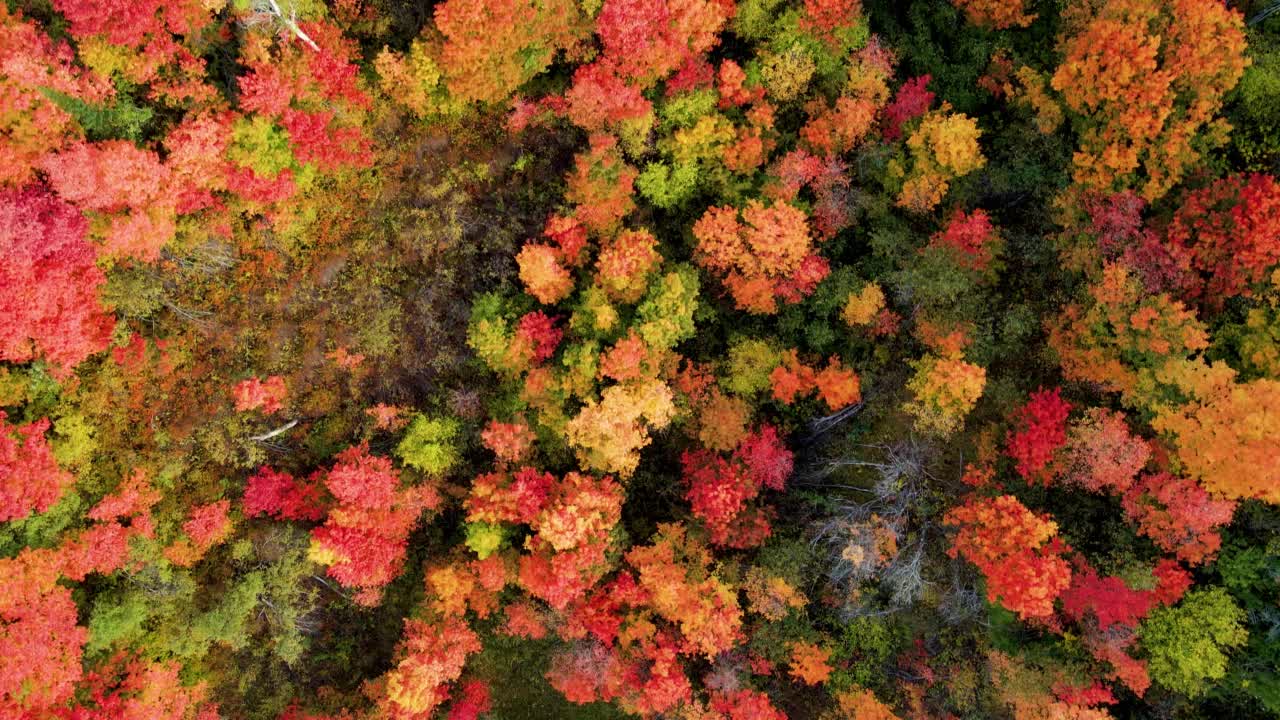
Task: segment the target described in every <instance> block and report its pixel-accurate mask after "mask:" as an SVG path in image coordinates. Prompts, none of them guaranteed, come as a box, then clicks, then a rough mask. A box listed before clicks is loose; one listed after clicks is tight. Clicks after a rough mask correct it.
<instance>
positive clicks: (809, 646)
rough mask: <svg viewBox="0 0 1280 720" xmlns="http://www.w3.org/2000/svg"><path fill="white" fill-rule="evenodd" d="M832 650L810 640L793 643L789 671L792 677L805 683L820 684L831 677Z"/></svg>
mask: <svg viewBox="0 0 1280 720" xmlns="http://www.w3.org/2000/svg"><path fill="white" fill-rule="evenodd" d="M830 659H831V651H830V650H825V649H823V648H821V647H818V646H817V645H815V644H813V643H810V642H794V643H791V662H790V668H789V669H788V672H789V673H790V674H791V677H793V678H795V679H796V680H799V681H800V682H802V683H804V684H805V685H818V684H820V683H824V682H826V681H827V678H829V677H831V670H832V668H831V666H830V665H828V664H827V661H828V660H830Z"/></svg>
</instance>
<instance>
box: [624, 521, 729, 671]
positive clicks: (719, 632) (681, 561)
mask: <svg viewBox="0 0 1280 720" xmlns="http://www.w3.org/2000/svg"><path fill="white" fill-rule="evenodd" d="M626 557H627V562H628V563H629V564H630V565H631V566H632V567H633V568H635V569H636V572H637V577H638V579H639V582H640V587H642V588H643V589H644V590H646V591H647V592H648V593H649V596H650V600H649V606H650V607H651V608H653V610H654V612H656V613H657V614H658V615H659V616H661V617H662V618H663V619H665V620H667V621H668V622H671V623H675V624H677V625H679V627H680V632H681V633H682V634H683V635H684V638H685V640H686V641H687V642H689V643H690V645H691V646H692V647H693V648H694V650H695V651H697V652H699V653H701V654H702V655H704V656H706V657H708V658H713V657H715V656H716V655H718V654H720V653H721V652H723V651H725V650H728V649H730V648H732V647H733V646H734V645H736V644H737V643H738V641H739V639H740V638H741V628H742V611H741V609H739V607H738V594H737V592H736V591H735V590H734V589H733V588H731V587H730V586H729V585H727V584H726V583H724V582H723V581H721V580H720V579H719V578H717V577H715V576H713V575H712V574H711V573H710V564H711V554H710V553H709V552H708V551H707V550H706V548H705V547H703V546H702V545H701V543H699V542H698V541H697V540H695V539H694V538H692V537H690V536H689V534H688V531H687V530H686V529H685V528H684V527H682V526H680V525H673V524H667V525H660V526H659V527H658V535H657V537H656V538H655V540H654V542H653V544H652V545H646V546H637V547H635V548H632V549H631V550H630V551H629V552H627V556H626Z"/></svg>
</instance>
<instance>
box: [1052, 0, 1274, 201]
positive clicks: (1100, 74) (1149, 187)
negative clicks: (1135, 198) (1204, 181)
mask: <svg viewBox="0 0 1280 720" xmlns="http://www.w3.org/2000/svg"><path fill="white" fill-rule="evenodd" d="M1091 10H1092V11H1091V12H1090V9H1086V10H1085V13H1087V14H1086V15H1085V17H1083V18H1081V19H1080V21H1079V22H1078V23H1077V25H1076V26H1077V27H1078V28H1079V29H1078V30H1077V31H1075V32H1073V33H1072V34H1070V36H1069V37H1067V38H1066V39H1065V47H1066V59H1065V60H1064V62H1063V63H1062V65H1060V66H1059V67H1058V70H1057V72H1056V73H1055V74H1054V76H1053V87H1054V89H1056V90H1058V91H1059V92H1061V93H1062V95H1063V98H1064V99H1065V100H1066V103H1067V105H1068V106H1069V107H1070V108H1071V109H1072V110H1074V111H1076V112H1077V113H1080V114H1081V115H1082V116H1085V117H1087V118H1088V121H1087V122H1088V124H1087V125H1085V126H1084V127H1083V130H1082V132H1081V136H1080V150H1079V151H1077V152H1076V156H1075V181H1076V182H1077V183H1080V184H1082V185H1085V186H1087V187H1089V188H1092V189H1095V190H1098V191H1102V192H1111V191H1117V190H1123V189H1126V188H1138V187H1140V188H1141V190H1140V192H1141V194H1142V196H1143V197H1145V198H1146V199H1148V200H1155V199H1157V198H1160V197H1162V196H1163V195H1164V194H1165V193H1166V192H1168V191H1169V189H1170V188H1171V187H1173V185H1174V184H1176V183H1177V182H1178V181H1179V180H1180V179H1181V178H1182V176H1183V174H1184V172H1185V170H1186V168H1187V167H1189V166H1191V165H1192V164H1194V163H1195V162H1197V161H1198V160H1199V158H1200V155H1199V153H1198V152H1197V150H1196V149H1195V145H1194V144H1193V142H1194V141H1195V140H1196V139H1197V133H1199V132H1200V130H1201V128H1203V127H1204V126H1205V125H1206V124H1210V129H1211V130H1212V131H1213V132H1212V133H1211V134H1210V135H1209V137H1208V138H1207V139H1208V140H1209V142H1210V143H1211V144H1215V143H1220V142H1221V140H1222V139H1224V133H1223V132H1222V131H1223V130H1224V128H1223V127H1222V126H1221V123H1220V121H1215V122H1214V123H1210V120H1211V119H1212V118H1213V116H1214V114H1215V113H1216V112H1217V111H1218V109H1219V108H1220V107H1221V106H1222V99H1223V97H1224V96H1225V95H1226V94H1227V93H1228V92H1230V90H1231V89H1232V88H1234V87H1235V86H1236V83H1237V82H1239V80H1240V77H1241V75H1242V74H1243V73H1244V68H1245V65H1247V64H1248V60H1247V59H1246V57H1245V54H1244V50H1245V35H1244V22H1243V19H1242V18H1241V16H1240V13H1239V12H1238V11H1236V10H1230V9H1227V7H1225V6H1224V5H1223V4H1222V3H1220V2H1217V1H1216V0H1176V1H1175V2H1169V3H1154V4H1153V3H1149V2H1146V1H1145V0H1106V1H1105V2H1102V3H1098V4H1095V5H1094V6H1093V8H1091ZM1139 170H1142V171H1145V175H1146V177H1145V181H1144V180H1143V179H1141V178H1140V177H1139Z"/></svg>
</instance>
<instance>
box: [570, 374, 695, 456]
mask: <svg viewBox="0 0 1280 720" xmlns="http://www.w3.org/2000/svg"><path fill="white" fill-rule="evenodd" d="M672 401H673V395H672V393H671V388H669V387H667V385H666V384H665V383H662V382H660V381H657V380H647V381H642V382H638V383H633V384H628V385H612V386H610V387H607V388H605V389H604V391H603V392H602V393H601V394H600V401H599V402H596V401H588V402H587V404H586V405H584V406H583V408H582V410H581V412H579V413H578V415H577V417H575V418H573V419H572V420H570V421H569V423H568V424H567V425H566V426H565V437H566V440H568V442H569V445H570V446H571V447H573V448H574V451H575V452H576V453H577V455H578V462H580V463H582V465H583V466H585V467H588V468H591V469H593V470H599V471H600V472H607V473H617V474H618V475H620V476H622V477H624V478H626V477H630V476H631V474H632V473H634V472H635V469H636V466H637V465H639V463H640V450H641V449H643V448H644V447H645V446H647V445H648V444H649V441H650V437H649V430H650V429H653V430H661V429H662V428H664V427H666V426H667V424H668V423H670V422H671V420H672V418H674V417H675V415H676V407H675V404H674V403H673V402H672Z"/></svg>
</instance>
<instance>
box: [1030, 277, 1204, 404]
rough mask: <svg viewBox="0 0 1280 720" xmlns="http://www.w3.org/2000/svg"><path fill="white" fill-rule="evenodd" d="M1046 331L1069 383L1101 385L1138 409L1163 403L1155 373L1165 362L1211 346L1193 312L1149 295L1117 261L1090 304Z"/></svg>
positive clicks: (1092, 290)
mask: <svg viewBox="0 0 1280 720" xmlns="http://www.w3.org/2000/svg"><path fill="white" fill-rule="evenodd" d="M1048 330H1049V347H1050V348H1052V349H1053V351H1054V352H1055V353H1056V354H1057V356H1058V362H1059V363H1060V364H1061V366H1062V371H1063V374H1064V375H1066V377H1067V378H1068V379H1071V380H1079V381H1085V382H1092V383H1098V384H1100V385H1101V386H1102V387H1103V388H1104V389H1106V390H1108V391H1112V392H1119V393H1122V397H1123V399H1124V400H1125V402H1126V403H1127V404H1129V405H1133V406H1139V407H1141V406H1147V407H1150V406H1151V405H1152V404H1154V403H1156V402H1159V401H1160V400H1161V399H1163V398H1162V397H1161V395H1162V393H1160V392H1159V388H1160V385H1161V383H1158V382H1157V381H1156V380H1155V375H1156V373H1157V371H1159V370H1160V369H1161V368H1162V367H1164V366H1165V364H1166V363H1167V362H1169V361H1170V360H1177V359H1181V358H1186V357H1189V356H1191V355H1193V354H1194V353H1196V352H1198V351H1200V350H1203V349H1205V348H1206V347H1208V345H1209V338H1208V333H1207V331H1206V329H1205V326H1204V324H1203V323H1201V322H1200V321H1199V319H1197V318H1196V316H1195V313H1193V312H1191V311H1190V310H1188V309H1187V308H1186V306H1185V305H1183V304H1182V303H1181V302H1178V301H1176V300H1173V299H1172V298H1170V297H1169V296H1168V295H1167V294H1152V293H1149V292H1147V291H1146V289H1145V288H1144V287H1143V286H1142V283H1141V282H1139V280H1138V278H1137V277H1135V275H1134V274H1133V272H1132V271H1130V270H1129V269H1128V268H1126V267H1125V266H1124V265H1121V264H1119V263H1108V264H1106V265H1105V266H1104V267H1103V269H1102V276H1101V278H1099V279H1098V280H1097V281H1096V282H1095V283H1093V284H1092V285H1090V286H1089V288H1088V300H1087V301H1086V302H1083V303H1073V304H1071V305H1069V306H1067V308H1066V309H1065V310H1064V311H1063V312H1062V314H1061V315H1060V316H1059V317H1057V318H1054V319H1052V320H1050V321H1049V323H1048Z"/></svg>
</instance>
